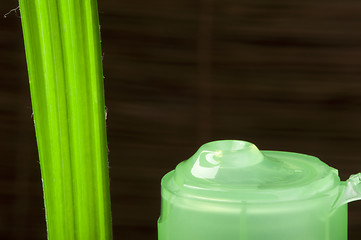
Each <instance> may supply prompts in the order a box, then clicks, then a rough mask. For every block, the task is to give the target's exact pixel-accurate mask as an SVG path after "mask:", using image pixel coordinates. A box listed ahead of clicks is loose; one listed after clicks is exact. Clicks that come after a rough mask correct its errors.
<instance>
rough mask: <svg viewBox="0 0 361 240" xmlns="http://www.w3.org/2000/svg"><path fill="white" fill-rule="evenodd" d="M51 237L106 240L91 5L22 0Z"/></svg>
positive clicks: (84, 0)
mask: <svg viewBox="0 0 361 240" xmlns="http://www.w3.org/2000/svg"><path fill="white" fill-rule="evenodd" d="M19 2H20V11H21V18H22V25H23V32H24V40H25V49H26V57H27V63H28V72H29V80H30V90H31V98H32V106H33V112H34V122H35V131H36V137H37V144H38V150H39V158H40V167H41V174H42V180H43V189H44V199H45V210H46V220H47V229H48V239H50V240H57V239H62V240H73V239H79V240H80V239H81V240H91V239H96V240H99V239H111V238H112V230H111V214H110V196H109V176H108V159H107V154H108V152H107V141H106V128H105V107H104V86H103V73H102V62H101V48H100V32H99V20H98V11H97V3H96V0H20V1H19Z"/></svg>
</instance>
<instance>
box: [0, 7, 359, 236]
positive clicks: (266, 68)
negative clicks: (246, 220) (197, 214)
mask: <svg viewBox="0 0 361 240" xmlns="http://www.w3.org/2000/svg"><path fill="white" fill-rule="evenodd" d="M17 5H18V3H17V2H16V1H15V0H11V1H1V3H0V56H1V57H0V73H1V75H0V150H1V160H0V239H10V240H12V239H45V238H46V230H45V220H44V211H43V208H44V207H43V200H42V189H41V181H40V170H39V164H38V157H37V149H36V143H35V134H34V129H33V122H32V118H31V113H32V111H31V103H30V96H29V89H28V80H27V72H26V62H25V55H24V47H23V39H22V32H21V25H20V18H19V17H17V14H15V13H11V14H9V15H8V16H7V18H2V17H1V16H2V14H5V13H7V12H8V11H9V10H11V9H13V8H16V7H17ZM99 11H100V21H101V26H102V28H101V29H102V40H103V41H102V47H103V52H104V75H105V88H106V104H107V107H108V121H107V125H108V139H109V149H110V155H109V159H110V167H111V168H110V176H111V195H112V214H113V223H114V239H156V238H157V237H156V221H157V218H158V216H159V206H160V179H161V177H162V176H163V175H164V174H165V173H166V172H168V171H170V170H171V169H173V168H174V167H175V166H176V164H177V163H179V162H180V161H182V160H184V159H186V158H188V157H190V156H191V155H192V154H193V153H194V152H195V150H196V149H197V148H198V147H199V146H200V145H201V144H202V143H205V142H207V141H210V140H216V139H243V140H248V141H251V142H254V143H256V144H257V145H258V147H259V148H261V149H272V150H286V151H294V152H302V153H308V154H311V155H316V156H318V157H320V158H321V159H322V160H323V161H325V162H327V163H328V164H329V165H331V166H333V167H335V168H337V169H339V171H340V176H341V178H342V179H343V180H345V179H346V178H348V176H349V175H350V174H352V173H356V172H359V171H361V156H360V154H361V31H360V27H361V14H360V13H361V2H360V1H352V0H345V1H336V0H329V1H310V0H306V1H287V0H272V1H269V0H267V1H266V0H260V1H250V0H238V1H235V0H223V1H216V0H199V1H194V0H192V1H190V0H172V1H165V0H153V1H144V0H99ZM349 209H350V217H349V218H350V224H349V239H350V240H356V239H361V203H360V202H355V203H352V204H350V207H349ZM305 240H307V239H305Z"/></svg>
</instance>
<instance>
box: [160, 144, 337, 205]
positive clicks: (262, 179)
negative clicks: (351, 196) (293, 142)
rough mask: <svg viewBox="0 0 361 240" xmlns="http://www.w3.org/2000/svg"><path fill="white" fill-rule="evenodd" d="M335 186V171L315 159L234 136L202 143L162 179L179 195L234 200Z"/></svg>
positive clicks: (279, 197) (314, 192)
mask: <svg viewBox="0 0 361 240" xmlns="http://www.w3.org/2000/svg"><path fill="white" fill-rule="evenodd" d="M338 184H340V179H339V177H338V172H337V170H336V169H334V168H331V167H329V166H328V165H326V164H325V163H323V162H321V161H320V160H319V159H318V158H316V157H313V156H309V155H305V154H298V153H290V152H280V151H259V150H258V148H257V147H256V146H255V145H253V144H252V143H249V142H245V141H237V140H224V141H215V142H210V143H207V144H205V145H203V146H202V147H201V148H200V149H199V150H198V151H197V152H196V153H195V154H194V155H193V156H192V157H191V158H190V159H188V160H186V161H184V162H182V163H180V164H178V166H177V167H176V169H175V170H174V171H172V172H170V173H168V174H167V175H166V176H165V177H164V179H163V181H162V185H163V187H164V189H165V190H167V191H169V192H171V193H173V194H176V195H179V196H182V197H190V198H201V199H207V200H213V201H214V200H219V201H237V202H242V201H247V202H260V201H261V202H265V201H267V202H268V201H270V202H274V201H290V200H301V199H302V200H303V199H308V198H314V197H318V196H321V195H324V194H332V193H331V192H333V191H335V190H337V188H335V186H336V185H338ZM333 194H334V193H333Z"/></svg>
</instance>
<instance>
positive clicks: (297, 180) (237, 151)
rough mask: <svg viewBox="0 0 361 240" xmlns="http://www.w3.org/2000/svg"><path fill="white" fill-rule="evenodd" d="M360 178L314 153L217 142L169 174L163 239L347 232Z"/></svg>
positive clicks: (284, 239)
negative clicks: (348, 175) (340, 170)
mask: <svg viewBox="0 0 361 240" xmlns="http://www.w3.org/2000/svg"><path fill="white" fill-rule="evenodd" d="M360 182H361V174H357V175H353V176H351V178H350V179H349V180H348V181H346V182H341V181H340V179H339V177H338V171H337V170H336V169H334V168H331V167H329V166H328V165H326V164H325V163H323V162H321V161H320V160H319V159H318V158H316V157H313V156H309V155H304V154H297V153H290V152H279V151H259V150H258V149H257V147H256V146H255V145H253V144H251V143H249V142H245V141H236V140H225V141H215V142H210V143H207V144H205V145H203V146H202V147H201V148H200V149H199V150H198V151H197V153H196V154H195V155H193V156H192V157H191V158H190V159H188V160H186V161H184V162H181V163H180V164H178V166H177V167H176V169H175V170H174V171H171V172H169V173H168V174H166V175H165V176H164V177H163V179H162V190H161V194H162V204H161V216H160V218H159V220H158V239H159V240H346V239H347V203H348V202H350V201H354V200H358V199H361V184H360Z"/></svg>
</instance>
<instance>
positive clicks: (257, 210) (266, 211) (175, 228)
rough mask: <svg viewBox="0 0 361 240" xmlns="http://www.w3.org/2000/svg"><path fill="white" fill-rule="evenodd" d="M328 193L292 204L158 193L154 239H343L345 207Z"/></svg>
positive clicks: (344, 239) (345, 225) (345, 231)
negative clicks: (336, 204)
mask: <svg viewBox="0 0 361 240" xmlns="http://www.w3.org/2000/svg"><path fill="white" fill-rule="evenodd" d="M331 202H332V201H331V197H328V196H325V197H322V198H318V199H312V200H304V201H292V202H269V203H267V202H265V203H247V202H238V203H237V202H222V201H212V200H210V199H187V198H184V197H179V196H176V195H174V194H171V193H170V192H167V191H166V190H163V191H162V212H161V217H160V218H159V221H158V240H200V239H204V240H205V239H207V240H265V239H267V240H290V239H292V240H305V239H307V240H347V205H343V206H341V207H339V208H337V209H333V210H332V209H331V207H330V205H331Z"/></svg>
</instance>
